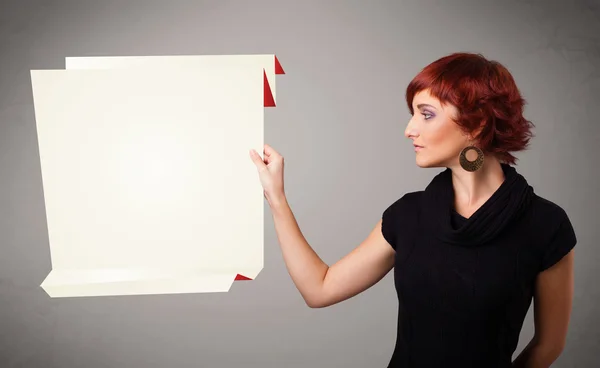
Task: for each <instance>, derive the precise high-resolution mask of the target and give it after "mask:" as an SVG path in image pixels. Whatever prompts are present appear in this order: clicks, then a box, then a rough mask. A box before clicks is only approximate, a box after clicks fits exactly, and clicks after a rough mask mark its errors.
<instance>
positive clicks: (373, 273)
mask: <svg viewBox="0 0 600 368" xmlns="http://www.w3.org/2000/svg"><path fill="white" fill-rule="evenodd" d="M271 210H272V213H273V219H274V223H275V231H276V233H277V238H278V240H279V244H280V247H281V251H282V254H283V259H284V262H285V264H286V267H287V269H288V272H289V274H290V276H291V277H292V280H293V282H294V284H295V285H296V288H298V290H299V291H300V294H301V295H302V297H303V298H304V300H305V301H306V304H307V305H308V306H309V307H311V308H323V307H327V306H330V305H333V304H336V303H339V302H341V301H344V300H346V299H348V298H351V297H353V296H355V295H357V294H359V293H361V292H363V291H364V290H366V289H368V288H370V287H371V286H373V285H374V284H376V283H377V282H378V281H379V280H381V279H382V278H383V277H384V276H385V275H386V274H387V273H388V272H389V271H390V270H391V269H392V267H393V265H394V258H395V252H394V249H392V247H391V246H390V244H388V242H387V241H386V240H385V239H384V238H383V235H382V234H381V220H379V222H378V223H377V224H376V226H375V228H374V229H373V230H372V231H371V233H370V234H369V236H368V237H367V238H366V239H365V240H364V241H363V242H362V243H361V244H360V245H359V246H358V247H356V248H355V249H354V250H353V251H352V252H350V253H349V254H348V255H346V256H345V257H343V258H342V259H341V260H339V261H338V262H336V263H335V264H333V265H332V266H331V267H329V266H328V265H327V264H325V262H323V261H322V260H321V258H319V256H318V255H317V253H315V251H314V250H313V249H312V248H311V246H310V245H309V244H308V242H307V241H306V239H305V238H304V236H303V235H302V232H301V230H300V228H299V226H298V223H297V221H296V219H295V218H294V214H293V213H292V210H291V209H290V207H289V205H288V203H287V201H286V200H285V199H284V198H281V199H279V200H277V201H276V203H274V204H273V205H272V207H271Z"/></svg>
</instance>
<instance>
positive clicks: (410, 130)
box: [404, 119, 419, 139]
mask: <svg viewBox="0 0 600 368" xmlns="http://www.w3.org/2000/svg"><path fill="white" fill-rule="evenodd" d="M418 135H419V134H418V132H417V130H416V129H415V126H414V124H412V119H410V120H409V121H408V124H406V129H405V130H404V136H405V137H406V138H408V139H415V138H416V137H417V136H418Z"/></svg>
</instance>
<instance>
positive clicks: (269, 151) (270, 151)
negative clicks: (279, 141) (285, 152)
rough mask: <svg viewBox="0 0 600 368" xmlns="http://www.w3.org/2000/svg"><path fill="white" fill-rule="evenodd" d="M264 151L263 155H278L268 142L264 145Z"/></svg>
mask: <svg viewBox="0 0 600 368" xmlns="http://www.w3.org/2000/svg"><path fill="white" fill-rule="evenodd" d="M264 152H265V156H267V157H270V156H276V155H278V153H277V151H275V150H274V149H273V147H271V146H269V145H268V144H265V145H264Z"/></svg>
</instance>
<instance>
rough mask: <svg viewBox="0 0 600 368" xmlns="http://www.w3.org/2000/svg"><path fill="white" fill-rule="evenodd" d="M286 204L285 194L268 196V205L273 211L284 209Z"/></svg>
mask: <svg viewBox="0 0 600 368" xmlns="http://www.w3.org/2000/svg"><path fill="white" fill-rule="evenodd" d="M287 205H288V203H287V198H286V197H285V194H283V193H281V194H279V195H274V196H269V206H270V207H271V210H273V211H279V210H282V209H284V208H285V207H286V206H287Z"/></svg>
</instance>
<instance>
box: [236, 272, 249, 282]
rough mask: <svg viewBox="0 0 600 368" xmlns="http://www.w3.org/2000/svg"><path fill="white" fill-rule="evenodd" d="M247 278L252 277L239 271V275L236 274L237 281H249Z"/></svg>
mask: <svg viewBox="0 0 600 368" xmlns="http://www.w3.org/2000/svg"><path fill="white" fill-rule="evenodd" d="M247 280H252V279H251V278H250V277H246V276H244V275H241V274H239V273H238V274H237V275H235V281H247Z"/></svg>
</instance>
